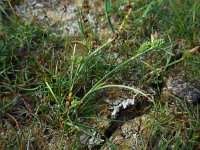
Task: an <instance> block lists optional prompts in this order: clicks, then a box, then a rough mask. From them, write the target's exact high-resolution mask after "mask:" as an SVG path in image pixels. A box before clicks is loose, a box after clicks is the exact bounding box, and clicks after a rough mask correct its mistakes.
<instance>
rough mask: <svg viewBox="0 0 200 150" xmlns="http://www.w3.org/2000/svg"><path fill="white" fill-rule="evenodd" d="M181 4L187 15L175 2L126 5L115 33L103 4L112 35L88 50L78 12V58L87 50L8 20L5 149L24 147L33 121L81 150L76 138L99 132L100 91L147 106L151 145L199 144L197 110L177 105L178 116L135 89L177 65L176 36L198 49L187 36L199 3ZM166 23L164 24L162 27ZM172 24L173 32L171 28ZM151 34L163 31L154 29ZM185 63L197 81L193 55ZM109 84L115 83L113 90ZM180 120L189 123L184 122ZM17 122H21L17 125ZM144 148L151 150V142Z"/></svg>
mask: <svg viewBox="0 0 200 150" xmlns="http://www.w3.org/2000/svg"><path fill="white" fill-rule="evenodd" d="M194 2H195V3H194V4H196V3H197V1H195V0H194ZM187 3H189V4H190V5H191V6H193V7H192V10H191V8H188V7H187V5H186V4H187ZM187 3H184V5H183V6H182V7H184V8H187V10H188V11H189V10H190V11H189V12H190V13H189V15H187V16H184V15H185V14H184V13H182V12H181V11H180V10H179V9H177V10H176V9H175V8H176V7H177V5H178V3H176V2H164V1H163V0H154V1H148V0H147V1H144V2H141V1H140V2H138V3H135V4H134V5H132V4H131V7H130V8H129V10H128V11H127V12H126V13H125V14H122V16H123V17H122V18H123V20H122V23H121V25H120V26H119V28H118V29H117V28H115V29H114V25H113V24H112V23H111V19H110V12H111V5H110V1H108V0H105V11H106V17H107V21H108V22H109V25H110V27H111V30H112V31H113V33H115V34H114V35H113V36H112V37H110V39H106V40H105V41H101V43H102V45H100V46H99V47H97V48H93V47H92V46H91V44H90V43H91V41H90V39H89V38H88V37H87V36H86V34H85V31H84V25H83V21H82V20H81V19H82V15H83V14H82V13H81V14H80V17H79V28H80V32H81V34H82V37H80V38H79V39H78V40H80V41H83V43H84V42H85V43H86V48H87V51H84V53H83V54H79V53H78V51H79V49H81V50H82V49H85V45H84V44H83V46H82V45H81V44H80V45H78V44H74V43H75V42H73V40H74V39H73V37H65V38H62V37H61V36H60V35H59V34H57V35H55V34H52V32H51V31H50V30H48V29H46V28H42V27H41V26H40V25H38V24H34V23H31V22H26V21H22V20H21V19H19V18H16V17H14V18H12V17H11V16H9V20H8V21H7V22H5V24H4V26H3V27H2V34H1V35H0V36H2V37H3V38H1V37H0V41H2V42H1V44H0V47H1V48H2V49H1V51H0V69H1V70H0V98H1V99H3V102H0V115H1V118H2V119H3V121H4V124H5V123H7V124H8V126H10V127H11V128H12V129H13V131H14V132H16V134H15V136H13V137H17V138H16V140H14V142H13V143H9V142H8V141H5V143H6V144H7V145H8V147H7V148H13V147H23V146H27V147H28V145H30V143H29V142H30V141H29V140H30V137H31V136H32V134H31V131H32V129H34V128H35V127H36V126H37V123H38V122H39V123H40V125H41V127H42V126H49V128H51V129H52V130H54V129H59V130H61V131H62V132H63V134H62V138H64V134H65V133H67V136H72V137H73V138H71V139H69V140H72V141H73V142H74V144H76V145H77V147H78V148H82V145H79V142H80V141H79V139H78V138H77V137H75V135H76V134H81V133H85V134H87V135H88V136H91V137H93V132H94V131H96V132H98V127H97V128H95V127H94V126H93V125H92V122H93V120H99V118H98V117H97V114H96V112H97V110H98V111H101V110H102V109H103V108H102V107H101V106H99V104H102V103H101V102H99V100H98V99H99V97H100V96H101V95H102V94H99V93H98V92H99V91H103V90H104V89H106V88H125V89H128V90H132V91H133V92H135V93H137V94H141V95H142V96H145V97H147V98H148V99H149V100H151V101H152V102H153V104H154V106H153V109H152V110H153V111H155V114H154V115H155V116H154V117H155V120H153V121H152V122H149V124H147V125H148V128H150V129H151V133H150V137H152V139H155V140H157V139H158V137H162V138H161V139H160V140H159V147H160V148H163V149H167V148H169V147H170V146H172V145H174V146H175V147H174V148H186V145H187V144H191V145H190V148H194V145H195V144H196V143H197V140H198V138H199V135H198V134H196V133H197V131H199V129H198V122H199V120H198V113H199V112H198V111H196V112H192V110H191V109H190V108H187V107H186V106H185V105H184V106H180V107H179V106H178V109H179V111H182V112H183V114H181V115H179V113H177V112H175V110H173V109H172V108H171V106H169V105H167V103H165V105H163V104H160V103H159V102H157V101H154V100H153V99H152V98H151V97H149V96H148V95H147V94H148V93H145V92H143V91H141V90H139V88H137V87H140V86H142V85H144V84H147V85H149V83H150V82H151V83H153V84H156V85H157V88H159V87H160V86H159V84H160V83H161V82H163V81H162V77H163V76H165V75H166V74H167V73H169V71H168V70H167V68H168V67H170V66H172V64H175V63H177V62H176V61H175V62H173V60H172V57H173V56H174V55H175V52H174V51H173V48H174V45H175V44H176V43H178V42H179V40H180V37H181V38H184V39H185V40H187V42H189V44H188V45H193V44H194V43H196V41H197V39H198V35H196V34H195V35H192V37H193V38H192V39H191V35H190V34H189V33H190V32H189V31H193V30H195V29H196V27H197V26H198V25H197V24H196V23H197V16H198V14H197V11H198V5H197V6H195V5H193V4H192V3H190V2H187ZM163 8H164V9H163ZM165 9H167V10H168V11H167V12H166V13H169V14H170V18H172V19H171V20H169V19H168V18H166V17H167V16H165V13H164V12H163V11H164V10H165ZM13 11H14V10H13ZM115 13H116V14H117V13H118V12H115ZM113 14H114V12H113ZM141 14H142V15H141ZM191 15H192V16H193V19H192V23H191V24H192V27H191V26H190V24H189V26H188V25H187V18H188V17H189V16H191ZM182 17H185V18H184V19H181V18H182ZM133 18H134V19H133ZM166 19H167V20H168V22H165V21H166ZM154 23H155V24H154ZM172 24H173V25H175V26H174V27H173V28H172V29H171V30H169V29H170V28H171V25H172ZM14 26H15V28H13V27H14ZM133 26H136V27H134V28H132V27H133ZM157 28H159V29H160V30H161V31H156V30H157ZM166 30H167V32H166ZM174 32H176V33H177V35H174V34H173V33H174ZM156 33H158V34H161V37H157V36H155V35H156ZM151 35H152V36H154V38H153V39H151ZM76 39H77V37H76ZM172 39H173V42H172V41H171V40H172ZM114 50H115V51H114ZM114 53H117V59H121V62H118V61H117V59H116V58H113V54H114ZM187 56H189V55H187ZM185 60H187V61H192V62H194V64H195V67H194V69H193V71H192V75H191V76H192V77H193V75H195V78H198V73H199V72H198V69H197V68H198V66H199V63H198V60H199V57H198V56H197V57H192V58H189V57H186V56H184V60H183V61H185ZM135 74H139V76H136V75H135ZM115 80H118V82H117V84H115ZM124 80H126V81H128V80H134V81H137V82H136V86H135V87H129V86H125V85H123V82H124ZM109 82H110V83H112V82H113V83H114V84H108V83H109ZM102 106H103V105H102ZM181 109H182V110H181ZM196 109H197V108H196ZM197 110H198V109H197ZM194 114H195V115H194ZM181 117H187V122H184V121H183V119H181ZM27 118H28V119H27ZM21 120H25V121H24V122H23V123H22V121H21ZM27 120H28V121H27ZM166 120H168V121H169V122H166ZM19 122H20V123H19ZM22 124H23V125H24V126H28V127H29V128H28V130H29V131H28V132H27V131H25V130H24V129H21V127H22ZM1 128H3V127H2V126H1ZM18 131H21V133H20V134H19V133H18ZM24 133H25V134H24ZM182 133H184V134H185V136H186V138H185V137H183V136H182V135H181V134H182ZM62 138H61V141H62ZM184 138H185V139H184ZM1 141H2V140H0V142H1ZM150 142H151V140H150ZM5 143H4V144H2V145H5ZM28 143H29V144H28ZM150 144H152V145H153V146H157V145H156V143H150ZM15 145H16V146H15ZM79 146H80V147H79ZM176 146H177V147H176ZM73 148H74V147H73Z"/></svg>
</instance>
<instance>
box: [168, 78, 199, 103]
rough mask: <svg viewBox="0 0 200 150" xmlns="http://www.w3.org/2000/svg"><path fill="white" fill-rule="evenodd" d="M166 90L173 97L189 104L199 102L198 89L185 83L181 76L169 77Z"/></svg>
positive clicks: (192, 84)
mask: <svg viewBox="0 0 200 150" xmlns="http://www.w3.org/2000/svg"><path fill="white" fill-rule="evenodd" d="M166 86H167V90H169V91H170V92H171V93H172V94H173V95H175V96H177V97H179V98H180V99H183V100H185V101H187V102H189V103H199V102H200V89H199V88H198V86H196V85H195V84H194V83H191V82H185V81H184V79H183V77H182V76H177V77H174V78H172V77H169V79H168V80H167V81H166Z"/></svg>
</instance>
